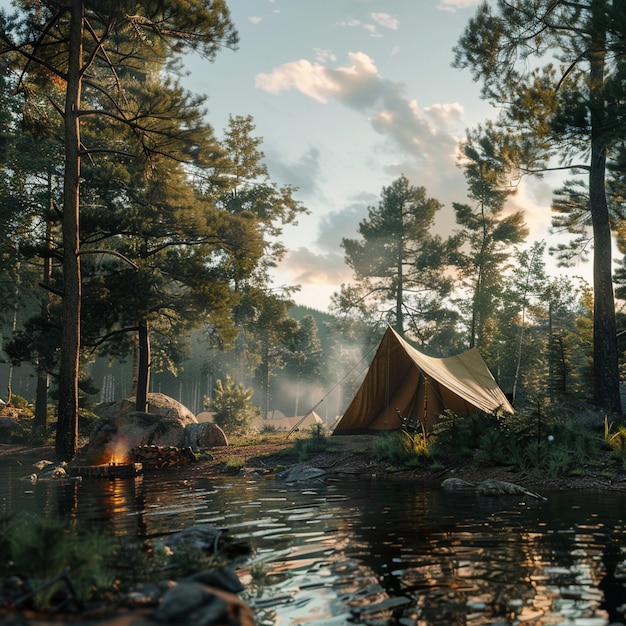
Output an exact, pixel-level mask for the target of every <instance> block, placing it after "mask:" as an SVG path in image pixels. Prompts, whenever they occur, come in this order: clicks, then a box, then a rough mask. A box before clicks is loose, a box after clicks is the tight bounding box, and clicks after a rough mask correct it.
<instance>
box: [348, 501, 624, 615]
mask: <svg viewBox="0 0 626 626" xmlns="http://www.w3.org/2000/svg"><path fill="white" fill-rule="evenodd" d="M394 495H395V496H396V497H395V498H394V503H393V506H392V507H380V508H379V509H378V512H377V517H376V518H375V515H376V512H375V506H373V505H368V506H366V507H364V511H363V527H362V528H361V529H358V528H355V531H356V534H357V536H358V537H359V539H360V542H361V543H366V544H367V543H369V545H370V549H369V550H368V549H367V548H364V549H363V550H362V551H360V555H359V556H361V558H362V559H363V561H364V563H366V564H367V565H368V567H369V568H370V569H371V570H373V571H375V572H379V575H380V579H381V582H382V584H383V586H384V588H385V590H387V591H388V592H389V593H390V595H395V596H403V595H404V596H407V597H410V598H412V599H413V600H414V602H415V603H416V604H417V606H418V608H419V612H420V616H421V617H420V620H421V621H419V622H418V623H419V624H420V625H421V624H424V625H436V624H441V625H443V624H452V625H457V624H466V623H472V624H477V625H479V624H488V623H493V620H497V621H500V622H502V623H504V624H506V623H513V622H515V621H517V620H519V621H522V622H524V623H531V624H536V625H545V626H547V625H548V624H553V623H555V620H556V621H559V620H562V619H563V616H565V615H566V616H567V617H569V618H571V619H582V618H592V617H595V618H598V619H600V620H604V619H607V618H608V617H609V616H610V617H611V618H612V619H614V620H615V619H623V613H621V612H619V611H617V610H616V607H617V606H620V605H622V604H624V602H625V601H626V597H625V596H626V592H625V590H624V587H623V586H621V585H620V584H619V582H616V581H615V577H614V576H613V575H612V572H614V570H615V564H616V562H617V561H619V555H617V554H615V550H613V553H611V548H610V539H609V535H608V534H606V531H605V529H604V527H603V526H602V524H598V523H597V520H594V519H593V518H594V515H593V514H592V513H591V512H590V513H589V517H590V518H591V519H589V520H587V519H586V518H587V515H586V514H584V513H581V511H580V510H579V509H578V507H572V505H571V502H572V501H571V499H570V500H569V504H568V505H567V507H569V508H568V510H567V511H566V514H559V515H557V514H555V512H556V513H562V511H557V509H556V508H555V506H546V507H545V510H544V509H543V508H541V507H536V508H532V507H526V506H525V505H523V504H520V503H519V502H517V501H514V500H509V501H507V500H495V501H494V500H491V501H490V502H487V503H485V502H484V501H481V500H479V499H475V500H473V501H472V500H469V499H467V498H465V499H464V498H463V497H461V498H460V499H459V500H458V502H457V503H456V504H458V507H457V510H456V511H454V510H453V509H454V507H455V506H456V504H455V503H454V502H453V500H452V499H449V502H446V501H445V497H442V496H441V494H437V493H436V492H427V491H422V492H421V493H419V494H415V493H414V494H411V495H410V497H406V498H403V495H404V494H403V492H402V489H398V492H397V493H396V494H394ZM564 506H565V505H564ZM498 509H501V510H498ZM574 509H578V510H574ZM553 515H554V524H553V523H552V522H553V518H552V516H553ZM374 519H376V520H377V521H376V522H375V521H374ZM572 522H573V523H572ZM619 534H620V536H621V537H623V536H624V532H623V531H620V533H619ZM603 591H604V594H605V595H604V596H603ZM607 593H608V596H607V595H606V594H607ZM609 596H610V597H609ZM609 606H611V607H612V609H609Z"/></svg>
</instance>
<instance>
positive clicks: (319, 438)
mask: <svg viewBox="0 0 626 626" xmlns="http://www.w3.org/2000/svg"><path fill="white" fill-rule="evenodd" d="M331 450H333V445H332V443H331V442H330V439H329V438H328V437H327V436H326V434H325V432H324V429H323V428H322V427H321V426H319V425H318V426H313V427H312V428H311V431H310V435H309V436H308V437H301V438H300V439H296V440H295V441H294V444H293V451H294V454H295V456H296V457H297V458H298V460H299V461H300V462H302V461H306V460H307V459H308V458H310V457H312V456H313V455H315V454H319V453H320V452H329V451H331Z"/></svg>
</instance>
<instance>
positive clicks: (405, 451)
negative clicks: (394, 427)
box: [372, 431, 430, 467]
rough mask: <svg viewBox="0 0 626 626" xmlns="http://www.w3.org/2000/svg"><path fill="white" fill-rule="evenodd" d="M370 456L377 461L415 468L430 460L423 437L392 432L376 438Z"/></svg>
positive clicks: (402, 432)
mask: <svg viewBox="0 0 626 626" xmlns="http://www.w3.org/2000/svg"><path fill="white" fill-rule="evenodd" d="M372 454H373V456H374V458H375V459H376V460H377V461H389V462H391V463H399V464H401V465H407V466H409V467H417V466H419V465H421V464H422V463H423V462H424V461H425V460H427V459H429V458H430V450H429V448H428V444H427V442H426V441H425V439H424V437H423V436H422V435H421V434H410V433H407V432H405V431H394V432H391V433H385V434H384V435H380V436H378V437H376V438H375V439H374V443H373V446H372Z"/></svg>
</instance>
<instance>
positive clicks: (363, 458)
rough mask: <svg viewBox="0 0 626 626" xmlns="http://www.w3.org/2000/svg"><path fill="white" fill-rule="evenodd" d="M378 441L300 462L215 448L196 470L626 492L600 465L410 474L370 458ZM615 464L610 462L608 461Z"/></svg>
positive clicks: (270, 452)
mask: <svg viewBox="0 0 626 626" xmlns="http://www.w3.org/2000/svg"><path fill="white" fill-rule="evenodd" d="M373 442H374V437H373V436H371V435H352V436H337V437H331V438H330V439H329V446H328V449H326V450H324V451H323V452H318V453H315V454H313V455H311V456H309V457H308V458H307V459H306V460H304V461H300V460H299V459H298V458H297V457H295V456H294V454H293V442H292V441H290V440H285V441H284V442H272V443H264V444H258V445H250V446H227V447H224V448H213V449H211V450H210V452H209V454H208V455H207V457H206V458H201V459H200V460H199V462H198V464H197V465H196V466H195V469H196V471H198V472H202V473H203V474H215V475H218V474H233V473H244V474H245V473H251V472H257V473H258V472H266V473H272V472H275V471H276V470H278V469H282V468H288V467H291V466H294V465H296V464H298V463H299V462H303V463H306V464H307V465H310V466H313V467H317V468H320V469H324V470H326V473H327V477H328V478H329V479H330V480H350V479H361V480H362V479H363V478H371V479H380V478H384V479H386V480H412V481H417V482H421V483H425V484H429V485H432V486H438V485H440V484H441V483H442V482H443V481H444V480H445V479H446V478H462V479H463V480H465V481H468V482H471V483H479V482H481V481H482V480H485V479H488V478H492V479H496V480H503V481H508V482H513V483H516V484H518V485H521V486H523V487H526V488H529V489H534V490H540V489H568V490H569V489H603V490H607V489H611V490H620V491H626V472H624V471H623V470H622V469H620V468H616V466H615V464H614V463H613V464H612V465H611V470H612V474H613V477H612V478H611V479H609V478H607V477H606V476H605V475H604V474H603V472H602V470H603V469H605V468H604V467H603V466H602V465H599V466H598V467H596V468H586V469H584V471H581V472H580V473H579V474H577V475H576V476H563V477H558V478H545V477H537V476H530V475H528V474H523V473H520V472H517V471H515V469H514V468H513V467H503V466H498V467H485V466H475V465H471V464H458V465H451V466H448V467H445V468H436V469H429V468H425V467H419V468H410V467H406V466H403V465H394V464H392V463H390V462H389V461H382V462H380V461H376V460H375V459H374V456H373V454H372V447H373ZM606 463H607V465H608V464H611V460H610V459H609V458H608V455H607V459H606Z"/></svg>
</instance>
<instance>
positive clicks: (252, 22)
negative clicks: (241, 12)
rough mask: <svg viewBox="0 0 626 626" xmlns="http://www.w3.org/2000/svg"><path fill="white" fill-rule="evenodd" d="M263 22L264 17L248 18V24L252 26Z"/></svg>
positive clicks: (253, 16)
mask: <svg viewBox="0 0 626 626" xmlns="http://www.w3.org/2000/svg"><path fill="white" fill-rule="evenodd" d="M262 21H263V18H262V17H259V16H258V15H251V16H250V17H249V18H248V22H250V24H260V23H261V22H262Z"/></svg>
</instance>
